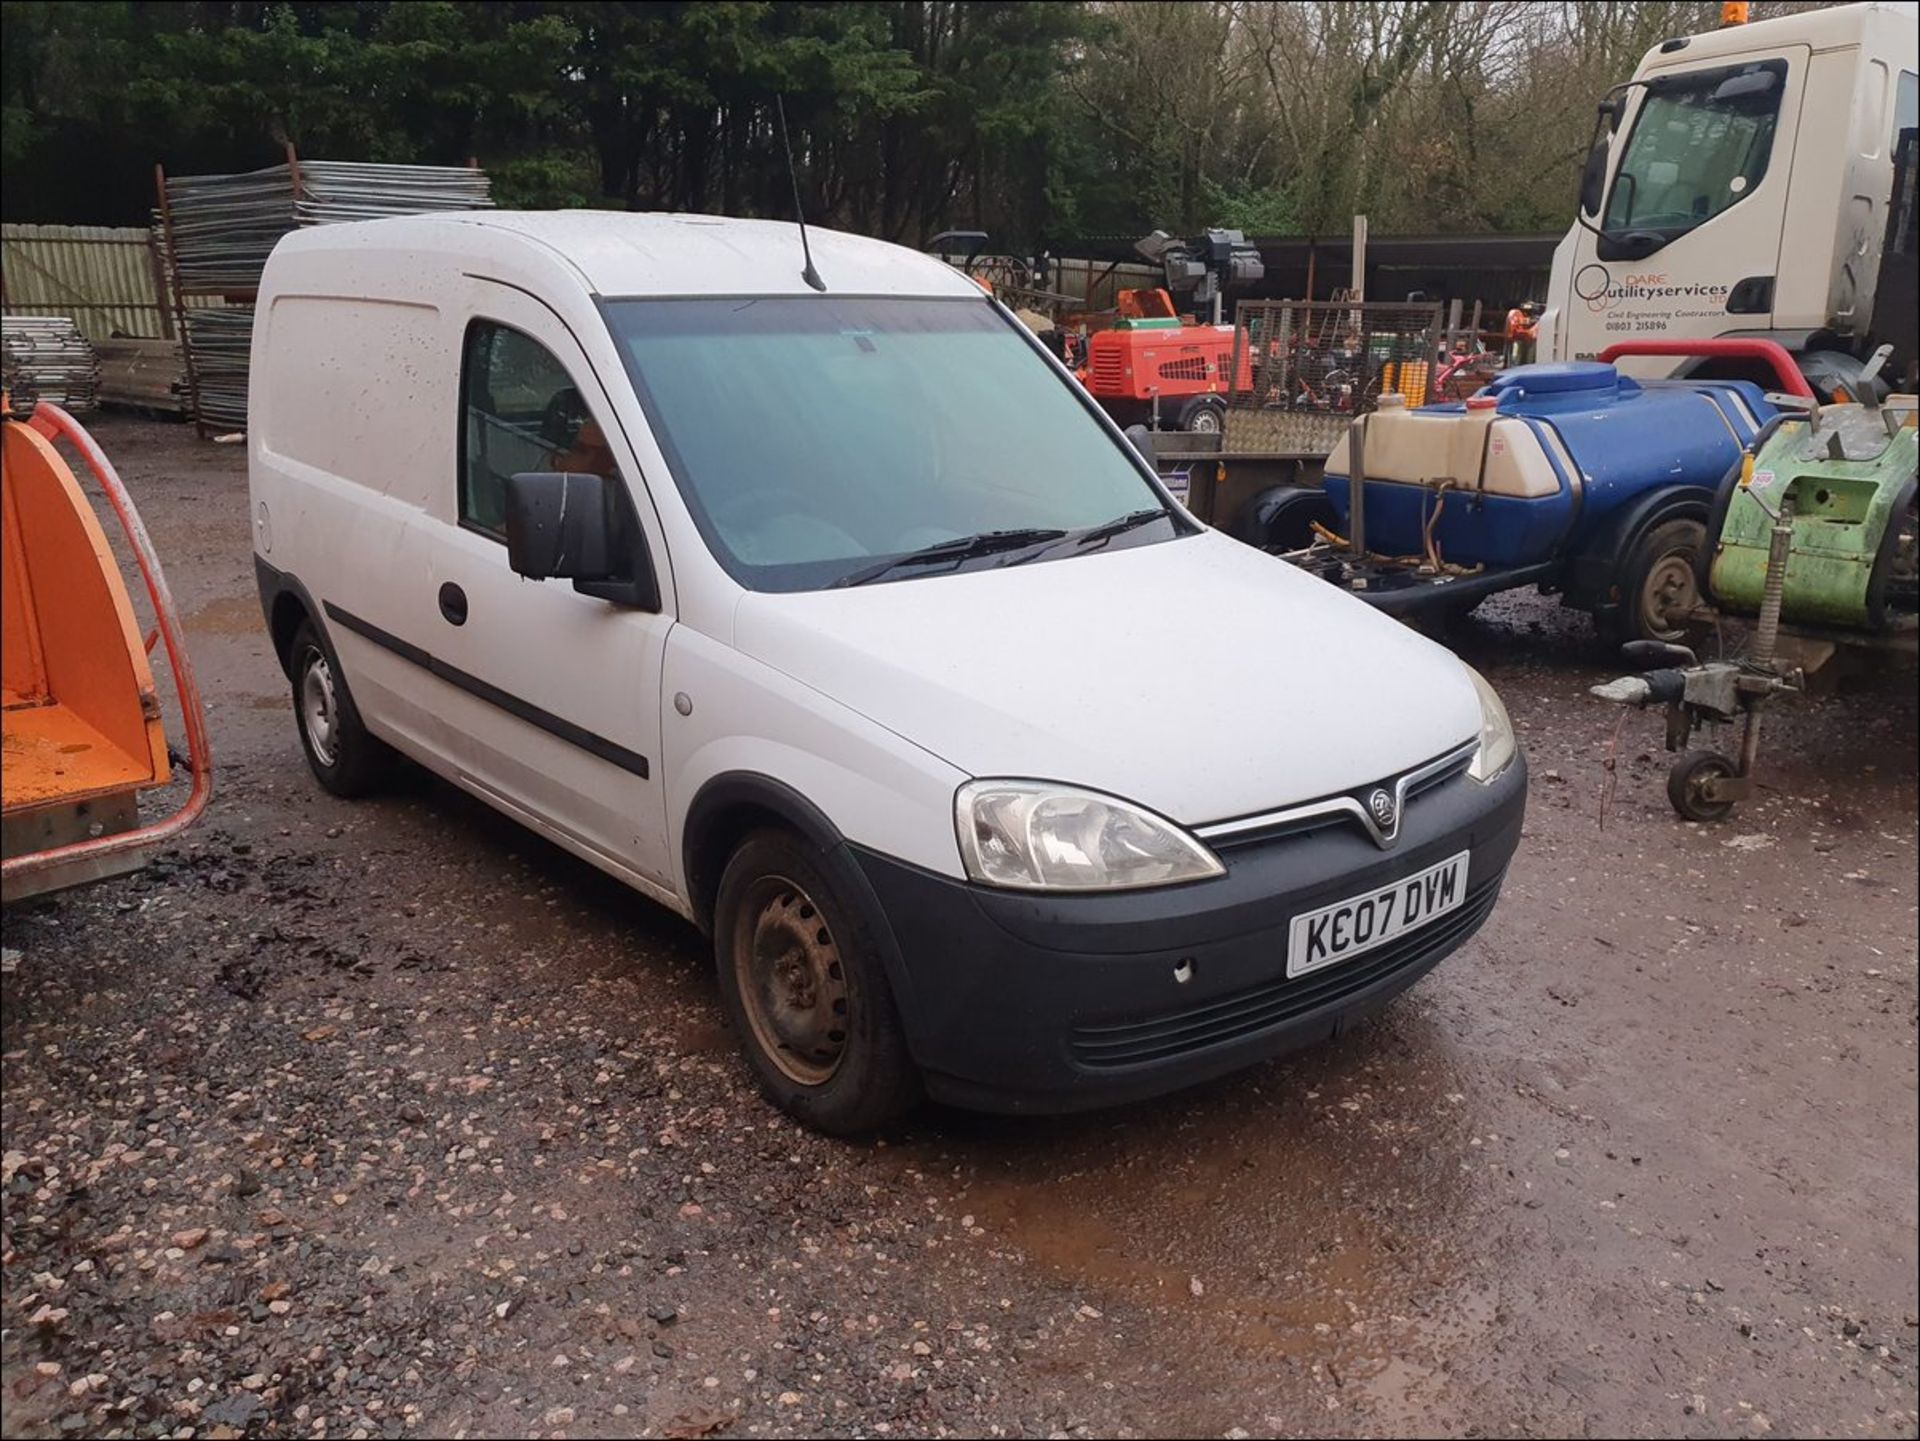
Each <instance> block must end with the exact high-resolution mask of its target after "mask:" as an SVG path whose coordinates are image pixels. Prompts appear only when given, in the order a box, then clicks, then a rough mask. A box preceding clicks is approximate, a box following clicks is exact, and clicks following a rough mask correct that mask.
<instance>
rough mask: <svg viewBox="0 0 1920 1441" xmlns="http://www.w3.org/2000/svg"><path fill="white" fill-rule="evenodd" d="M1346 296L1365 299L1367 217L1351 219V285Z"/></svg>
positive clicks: (1361, 216)
mask: <svg viewBox="0 0 1920 1441" xmlns="http://www.w3.org/2000/svg"><path fill="white" fill-rule="evenodd" d="M1347 295H1348V298H1349V299H1352V300H1365V299H1366V298H1367V217H1366V216H1364V215H1356V216H1354V217H1353V284H1352V285H1351V286H1349V287H1348V289H1347Z"/></svg>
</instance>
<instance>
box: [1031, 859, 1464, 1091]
mask: <svg viewBox="0 0 1920 1441" xmlns="http://www.w3.org/2000/svg"><path fill="white" fill-rule="evenodd" d="M1499 894H1500V880H1499V878H1498V877H1496V878H1494V879H1493V880H1491V881H1488V882H1486V883H1485V884H1484V885H1482V886H1480V887H1479V888H1478V889H1477V890H1473V891H1469V892H1468V893H1467V899H1466V903H1465V904H1464V905H1462V906H1461V907H1460V909H1459V910H1457V911H1454V912H1453V913H1452V914H1450V915H1446V916H1442V917H1441V918H1440V919H1439V920H1437V921H1435V922H1434V923H1433V924H1432V925H1430V926H1422V927H1421V928H1420V929H1418V930H1416V931H1414V932H1412V933H1410V934H1408V935H1405V936H1402V937H1400V938H1399V939H1398V940H1395V941H1392V942H1390V943H1389V944H1387V945H1384V946H1381V947H1380V948H1379V949H1378V950H1375V951H1369V952H1367V953H1366V954H1364V955H1361V956H1357V957H1355V958H1354V959H1353V960H1352V961H1349V962H1347V963H1346V964H1344V965H1338V966H1333V967H1330V968H1328V969H1327V970H1324V971H1315V972H1313V973H1311V974H1309V975H1305V976H1301V977H1299V978H1298V979H1296V980H1287V979H1284V978H1282V979H1280V980H1276V981H1269V982H1267V983H1265V984H1263V985H1258V986H1252V987H1249V988H1248V989H1247V990H1244V991H1241V992H1239V993H1238V994H1236V995H1231V996H1222V997H1219V998H1217V999H1215V1000H1212V1001H1208V1002H1206V1003H1205V1004H1203V1005H1198V1006H1190V1007H1188V1008H1186V1009H1185V1010H1179V1011H1167V1012H1165V1013H1163V1014H1161V1015H1158V1016H1153V1017H1150V1018H1148V1019H1146V1020H1141V1021H1127V1022H1123V1023H1121V1024H1118V1025H1101V1026H1076V1027H1074V1029H1073V1032H1072V1034H1071V1035H1070V1036H1069V1038H1068V1044H1069V1045H1070V1046H1071V1048H1072V1050H1073V1057H1074V1059H1075V1060H1076V1061H1078V1062H1079V1063H1080V1064H1081V1065H1083V1066H1090V1067H1097V1068H1101V1069H1107V1068H1112V1067H1117V1066H1139V1065H1146V1064H1148V1063H1149V1062H1153V1061H1165V1060H1170V1059H1172V1058H1173V1057H1175V1056H1181V1055H1185V1054H1186V1053H1187V1052H1189V1051H1198V1050H1201V1049H1203V1048H1205V1047H1207V1046H1215V1045H1219V1044H1221V1043H1223V1042H1226V1041H1238V1040H1244V1039H1246V1038H1247V1037H1250V1036H1257V1035H1259V1034H1260V1033H1261V1032H1262V1031H1267V1030H1271V1029H1273V1028H1274V1027H1276V1026H1280V1025H1284V1024H1285V1023H1286V1022H1288V1021H1291V1020H1295V1019H1297V1018H1299V1017H1301V1016H1304V1015H1306V1014H1308V1013H1309V1012H1312V1011H1318V1010H1325V1009H1328V1008H1331V1007H1334V1006H1337V1005H1339V1003H1340V1002H1341V1001H1343V1000H1345V999H1347V998H1348V997H1350V996H1354V995H1357V994H1359V993H1360V992H1361V991H1364V990H1366V989H1367V988H1368V987H1370V986H1373V985H1377V984H1378V983H1379V982H1381V981H1384V980H1386V979H1388V978H1389V977H1392V976H1396V975H1401V974H1403V973H1406V972H1413V973H1414V974H1415V975H1418V974H1419V973H1420V972H1423V971H1425V970H1427V969H1428V968H1429V967H1431V966H1433V965H1435V964H1436V963H1438V962H1439V960H1440V959H1441V958H1442V957H1443V956H1445V955H1446V954H1447V953H1448V952H1449V951H1451V950H1453V949H1454V948H1455V947H1457V946H1459V945H1460V944H1461V943H1462V942H1464V941H1465V940H1466V939H1467V938H1468V937H1469V936H1471V935H1472V934H1473V933H1474V932H1475V931H1476V930H1478V929H1479V928H1480V924H1481V922H1483V921H1485V920H1486V918H1487V915H1488V913H1489V912H1490V911H1492V909H1493V903H1494V900H1495V898H1496V897H1497V896H1498V895H1499ZM1282 959H1283V958H1282V957H1278V956H1277V957H1275V964H1276V965H1279V964H1280V963H1281V961H1282ZM1408 979H1409V980H1411V979H1412V977H1411V976H1409V977H1408Z"/></svg>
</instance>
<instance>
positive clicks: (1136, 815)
mask: <svg viewBox="0 0 1920 1441" xmlns="http://www.w3.org/2000/svg"><path fill="white" fill-rule="evenodd" d="M954 827H955V829H956V830H957V831H958V833H959V837H960V857H961V859H962V861H964V862H965V864H966V868H967V875H968V876H969V877H971V878H972V879H973V880H976V881H978V882H980V883H981V884H982V885H989V886H1008V887H1013V888H1016V889H1020V890H1044V891H1119V890H1129V889H1132V888H1134V887H1138V886H1166V885H1173V884H1176V883H1178V882H1180V881H1199V880H1205V879H1206V878H1207V877H1209V876H1219V875H1225V874H1226V867H1225V866H1223V865H1221V864H1220V859H1219V857H1217V856H1216V855H1214V854H1213V852H1212V851H1210V850H1208V849H1207V848H1206V847H1205V846H1203V845H1201V844H1200V842H1199V841H1197V840H1195V839H1194V838H1193V837H1192V836H1190V835H1188V834H1187V833H1186V832H1185V831H1183V830H1181V829H1180V827H1178V826H1176V825H1175V824H1174V823H1173V822H1172V821H1169V820H1167V819H1165V818H1164V817H1162V816H1156V815H1154V814H1153V813H1152V812H1151V811H1147V810H1142V809H1141V808H1140V807H1139V806H1136V805H1131V804H1129V803H1128V802H1126V801H1123V800H1119V799H1116V798H1115V797H1113V796H1103V795H1101V794H1099V793H1098V792H1096V791H1083V790H1076V789H1074V788H1073V787H1071V786H1059V785H1049V784H1047V783H1046V782H1044V781H969V782H967V784H965V785H963V786H961V787H960V789H959V791H958V793H957V794H956V795H955V796H954Z"/></svg>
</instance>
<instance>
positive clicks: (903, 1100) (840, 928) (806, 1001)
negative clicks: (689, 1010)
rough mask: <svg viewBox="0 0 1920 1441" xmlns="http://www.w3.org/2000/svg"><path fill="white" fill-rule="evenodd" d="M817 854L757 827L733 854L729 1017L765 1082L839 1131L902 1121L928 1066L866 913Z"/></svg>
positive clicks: (718, 920) (725, 934)
mask: <svg viewBox="0 0 1920 1441" xmlns="http://www.w3.org/2000/svg"><path fill="white" fill-rule="evenodd" d="M816 857H817V852H815V851H814V850H813V848H811V847H810V846H808V845H806V844H805V843H804V842H803V841H801V840H800V839H799V838H798V837H797V836H794V835H791V834H789V833H788V832H785V831H773V830H767V831H758V832H755V833H754V834H753V835H751V836H749V837H748V838H747V839H746V841H744V842H743V843H742V844H741V845H740V847H739V849H737V850H736V851H735V852H734V853H733V858H732V859H731V860H730V861H728V863H727V868H726V871H725V873H724V874H723V875H722V876H721V878H720V891H719V895H718V897H717V898H716V900H715V903H714V918H713V919H714V926H713V934H714V954H715V960H716V962H717V963H718V969H719V973H720V995H721V999H722V1001H723V1002H724V1003H725V1005H726V1009H727V1018H728V1020H729V1021H730V1022H731V1023H732V1025H733V1029H734V1032H735V1034H736V1035H738V1036H739V1038H740V1046H741V1049H742V1050H743V1051H744V1052H745V1053H746V1057H747V1062H748V1064H749V1065H750V1066H752V1068H753V1072H754V1076H755V1078H756V1079H757V1080H758V1081H759V1082H760V1087H761V1089H762V1090H763V1091H764V1092H765V1093H766V1094H767V1096H768V1098H769V1099H770V1100H772V1101H773V1103H774V1104H775V1105H777V1106H779V1107H780V1109H781V1110H783V1111H785V1112H787V1114H788V1115H790V1116H793V1117H794V1118H795V1119H796V1120H799V1121H802V1122H804V1123H805V1124H807V1125H809V1126H812V1127H813V1128H814V1129H816V1130H820V1131H826V1132H829V1133H832V1134H835V1135H848V1134H854V1133H859V1132H864V1131H871V1130H874V1129H875V1128H877V1127H880V1126H884V1125H885V1124H887V1123H888V1122H890V1121H894V1120H898V1119H899V1118H900V1117H901V1116H903V1115H905V1114H906V1113H907V1112H908V1111H909V1110H911V1109H912V1108H913V1106H914V1104H915V1103H916V1102H917V1101H918V1100H919V1097H920V1080H919V1074H918V1072H916V1070H915V1069H914V1065H913V1060H912V1058H911V1057H910V1056H909V1055H908V1053H907V1043H906V1036H905V1034H904V1033H903V1031H902V1029H901V1026H900V1020H899V1016H898V1014H897V1013H896V1011H895V1008H894V1003H893V992H892V988H891V987H890V986H889V985H888V984H887V977H886V971H885V967H884V966H883V964H882V962H881V959H880V955H879V950H878V947H877V946H876V944H875V942H874V940H873V937H872V934H871V932H870V930H869V929H868V927H867V925H866V922H865V919H864V917H863V916H861V915H860V913H859V911H858V909H857V908H856V907H855V906H854V905H852V904H851V903H850V902H849V901H848V900H847V899H846V898H845V896H844V895H843V894H842V892H841V890H840V888H839V887H838V886H836V885H835V884H834V882H833V880H832V878H831V877H830V876H829V875H828V874H827V870H826V867H825V866H824V865H823V864H822V863H821V860H820V859H817V858H816Z"/></svg>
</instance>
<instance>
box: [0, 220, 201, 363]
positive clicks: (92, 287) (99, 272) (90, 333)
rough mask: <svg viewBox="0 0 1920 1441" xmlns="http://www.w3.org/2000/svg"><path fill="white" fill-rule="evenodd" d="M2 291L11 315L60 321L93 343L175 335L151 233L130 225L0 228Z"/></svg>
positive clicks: (6, 307) (198, 301)
mask: <svg viewBox="0 0 1920 1441" xmlns="http://www.w3.org/2000/svg"><path fill="white" fill-rule="evenodd" d="M0 286H3V287H4V292H5V298H4V309H5V312H6V313H7V314H8V315H65V316H68V317H70V318H71V319H72V320H73V322H74V324H76V325H78V326H79V327H80V330H81V332H82V333H83V334H84V335H85V336H86V337H87V338H88V339H89V340H91V341H93V342H94V343H95V344H98V343H100V342H101V341H103V340H106V339H108V338H110V337H112V336H115V335H131V336H163V335H166V334H167V333H168V332H169V331H170V330H171V328H172V326H171V317H170V316H168V315H167V314H166V312H165V310H164V309H163V302H164V299H165V297H164V296H163V294H162V293H161V291H160V289H159V286H158V283H157V281H156V279H155V275H154V265H153V253H152V250H151V249H150V248H149V236H148V232H147V231H145V230H142V229H139V228H137V227H133V226H106V225H5V226H0ZM220 303H221V302H220V301H219V299H218V298H217V297H212V298H207V299H201V298H196V299H194V300H192V301H190V302H189V304H193V305H196V306H199V305H216V306H217V305H219V304H220Z"/></svg>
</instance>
